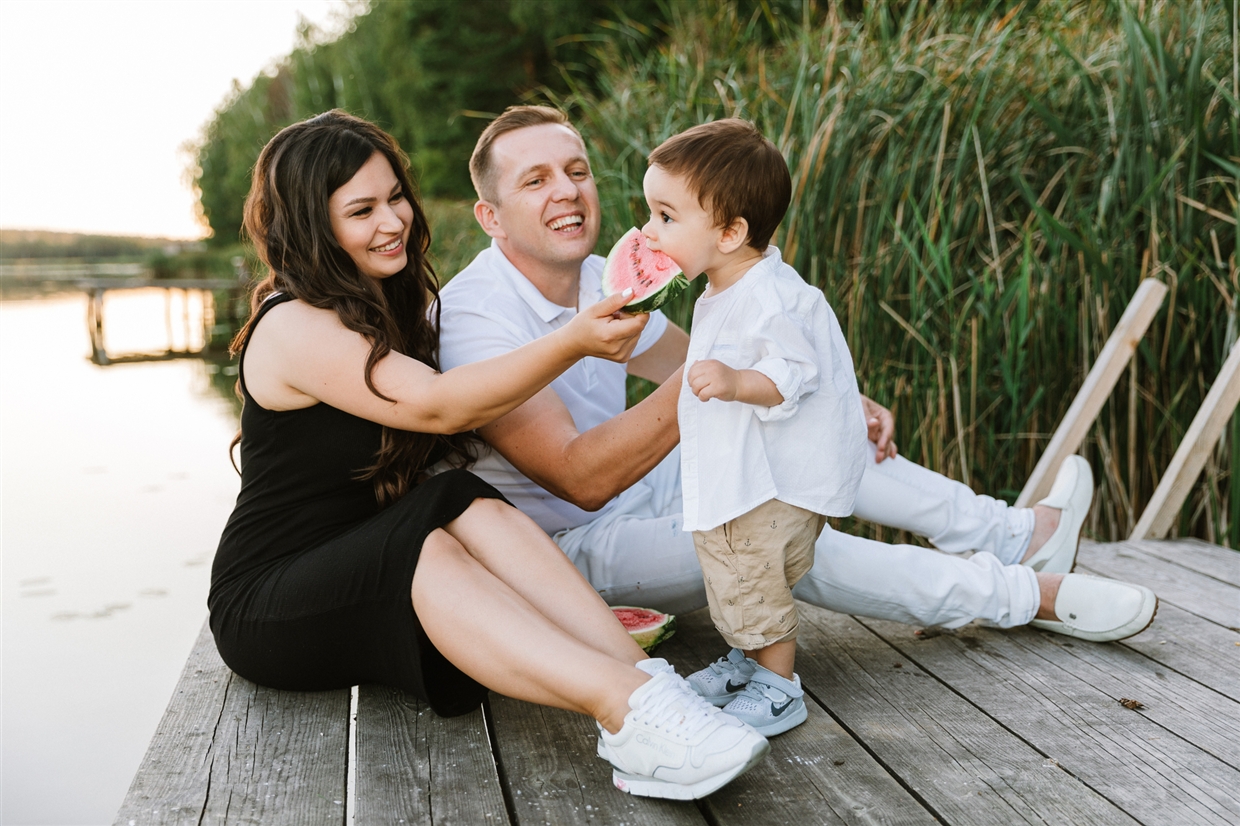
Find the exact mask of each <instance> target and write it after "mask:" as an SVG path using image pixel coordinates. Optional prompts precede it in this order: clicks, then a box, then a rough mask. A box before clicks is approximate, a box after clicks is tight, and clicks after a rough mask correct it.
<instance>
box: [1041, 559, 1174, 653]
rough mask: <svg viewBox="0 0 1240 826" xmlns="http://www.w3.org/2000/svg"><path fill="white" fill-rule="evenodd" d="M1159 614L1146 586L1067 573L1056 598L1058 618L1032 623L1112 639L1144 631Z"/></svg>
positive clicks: (1100, 639)
mask: <svg viewBox="0 0 1240 826" xmlns="http://www.w3.org/2000/svg"><path fill="white" fill-rule="evenodd" d="M1156 613H1158V597H1157V596H1155V595H1154V592H1153V591H1151V590H1150V589H1149V588H1146V587H1145V586H1144V585H1133V584H1131V583H1128V582H1120V581H1119V580H1117V579H1105V578H1103V577H1097V576H1089V575H1088V574H1065V575H1064V578H1063V582H1062V583H1060V585H1059V595H1058V596H1057V597H1055V615H1056V616H1058V617H1059V620H1058V621H1055V620H1034V621H1033V622H1031V623H1029V624H1030V625H1032V626H1033V627H1034V628H1041V629H1042V630H1043V631H1054V632H1055V633H1056V634H1066V635H1067V636H1069V637H1076V638H1077V639H1081V640H1090V641H1092V642H1111V641H1112V640H1122V639H1127V638H1128V637H1131V636H1133V635H1135V634H1140V633H1141V632H1142V631H1144V630H1145V629H1146V628H1148V627H1149V626H1150V623H1151V622H1153V621H1154V615H1155V614H1156Z"/></svg>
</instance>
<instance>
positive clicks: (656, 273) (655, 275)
mask: <svg viewBox="0 0 1240 826" xmlns="http://www.w3.org/2000/svg"><path fill="white" fill-rule="evenodd" d="M688 286H689V279H687V278H685V274H684V273H683V272H681V271H680V267H678V266H676V262H675V261H673V260H672V259H671V257H670V256H668V255H667V254H666V253H663V252H659V251H657V250H652V249H651V248H650V247H649V246H648V245H647V243H646V236H645V235H642V231H641V230H640V229H638V228H637V227H634V228H633V229H631V230H629V231H628V232H626V233H625V234H624V235H622V236H621V237H620V240H619V241H617V242H616V245H615V246H614V247H612V248H611V252H609V253H607V263H606V264H604V265H603V294H604V295H615V294H616V293H621V292H624V291H625V290H626V289H628V288H630V287H632V288H633V300H632V301H630V302H629V303H628V304H625V305H624V309H625V310H626V311H628V312H630V313H634V314H636V313H648V312H650V311H651V310H657V309H658V308H659V307H662V306H663V305H664V304H666V303H667V302H668V301H671V300H672V299H673V298H675V297H676V296H677V295H679V294H680V291H681V290H683V289H684V288H685V287H688Z"/></svg>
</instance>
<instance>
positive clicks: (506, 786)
mask: <svg viewBox="0 0 1240 826" xmlns="http://www.w3.org/2000/svg"><path fill="white" fill-rule="evenodd" d="M482 725H483V727H484V728H485V729H486V732H487V742H488V743H490V744H491V759H492V760H493V761H494V762H495V773H496V775H498V776H499V790H500V791H501V792H502V793H503V795H504V812H505V814H507V815H508V823H509V824H511V826H518V823H519V821H518V820H517V804H516V801H514V800H513V799H512V783H511V782H510V781H509V779H508V771H507V770H506V769H505V768H504V757H503V755H502V754H500V752H499V740H498V739H497V738H496V736H495V713H494V712H493V711H492V710H491V695H490V693H489V692H488V693H487V695H486V696H485V697H483V698H482Z"/></svg>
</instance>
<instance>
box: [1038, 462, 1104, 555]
mask: <svg viewBox="0 0 1240 826" xmlns="http://www.w3.org/2000/svg"><path fill="white" fill-rule="evenodd" d="M1093 498H1094V474H1093V472H1092V471H1091V470H1090V469H1089V462H1087V461H1085V460H1084V459H1082V458H1081V457H1080V456H1075V455H1073V456H1069V457H1068V458H1066V459H1064V460H1063V464H1062V465H1060V466H1059V472H1058V473H1056V474H1055V484H1054V485H1053V486H1052V487H1051V492H1050V493H1049V494H1048V495H1047V497H1046V498H1045V499H1043V500H1042V501H1041V502H1038V504H1039V505H1045V506H1046V507H1048V508H1059V526H1058V527H1056V528H1055V532H1054V533H1053V534H1051V536H1050V538H1049V539H1047V540H1046V544H1045V545H1043V546H1042V547H1041V548H1038V552H1037V553H1035V554H1034V555H1033V556H1031V557H1029V558H1028V559H1026V560H1025V561H1024V562H1022V563H1021V564H1022V565H1027V566H1028V567H1030V568H1032V569H1033V570H1035V571H1044V572H1046V573H1048V574H1067V573H1071V572H1072V569H1073V568H1075V567H1076V549H1077V548H1078V547H1079V546H1080V544H1081V525H1083V524H1084V523H1085V515H1086V514H1087V513H1089V505H1090V502H1092V501H1093Z"/></svg>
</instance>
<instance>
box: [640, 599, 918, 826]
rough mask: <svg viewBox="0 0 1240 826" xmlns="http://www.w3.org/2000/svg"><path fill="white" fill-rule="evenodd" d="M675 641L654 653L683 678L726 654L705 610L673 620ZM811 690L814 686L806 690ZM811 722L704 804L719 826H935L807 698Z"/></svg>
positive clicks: (774, 743)
mask: <svg viewBox="0 0 1240 826" xmlns="http://www.w3.org/2000/svg"><path fill="white" fill-rule="evenodd" d="M677 625H678V630H677V632H676V636H674V637H672V639H671V641H670V642H668V643H666V644H665V645H664V646H663V647H662V648H660V650H659V651H658V652H657V653H658V654H659V656H663V657H666V658H667V659H668V661H669V662H671V663H672V664H673V665H675V666H676V669H677V670H678V671H679V672H680V673H681V674H686V675H687V674H690V673H692V672H694V671H696V670H698V669H699V668H703V667H705V665H706V664H707V663H708V662H712V661H713V660H715V659H717V658H718V657H720V656H722V655H723V654H725V653H727V650H728V649H727V645H726V644H725V643H724V642H723V640H722V639H720V637H719V634H718V632H716V631H715V628H714V626H713V625H712V624H711V621H710V614H709V612H708V611H707V610H706V609H702V610H701V611H695V612H694V613H692V614H688V615H685V616H682V617H678V618H677ZM809 688H810V689H811V691H812V690H813V687H812V686H810V687H809ZM806 702H807V703H808V705H809V719H808V720H806V721H805V723H804V724H802V725H801V726H798V727H797V728H795V729H793V730H792V731H790V732H787V733H786V734H781V735H779V736H778V737H774V738H772V739H771V753H770V755H768V756H767V758H766V759H765V760H764V761H762V762H761V763H759V764H758V765H757V766H755V767H754V768H752V769H750V770H749V771H748V772H747V773H746V774H745V775H743V776H742V777H740V778H738V779H737V780H735V781H734V782H732V783H730V784H728V785H727V786H725V787H724V788H722V789H720V790H719V791H718V792H716V793H715V794H713V795H711V796H710V797H709V798H707V799H706V800H704V801H703V806H705V807H706V809H707V810H708V811H709V812H710V814H711V815H712V816H713V821H714V822H715V823H717V824H719V826H777V824H788V826H802V824H809V823H814V824H829V823H848V824H860V823H890V824H895V823H900V824H922V823H927V824H928V823H935V822H936V821H935V819H934V816H933V815H931V814H930V813H929V812H928V811H927V810H926V809H925V807H924V806H922V805H921V804H920V803H919V802H918V801H917V800H916V798H914V797H913V796H912V795H911V794H909V792H908V791H907V790H905V789H904V788H903V787H902V786H901V785H900V784H899V782H898V781H896V780H895V778H893V777H892V776H891V775H890V774H889V773H888V772H887V771H886V770H885V769H884V768H883V767H882V766H881V765H879V763H878V761H876V760H875V759H874V758H873V757H872V756H870V754H869V753H868V752H866V751H865V749H864V748H862V747H861V745H860V744H858V743H857V741H856V740H854V739H853V738H852V736H850V735H849V734H848V732H846V731H844V729H843V728H842V727H841V726H840V724H839V723H837V722H836V721H835V720H833V719H832V718H831V716H830V715H829V714H827V713H826V711H824V710H823V708H822V707H821V706H820V705H818V704H817V703H816V702H814V700H813V698H812V697H807V698H806Z"/></svg>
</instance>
